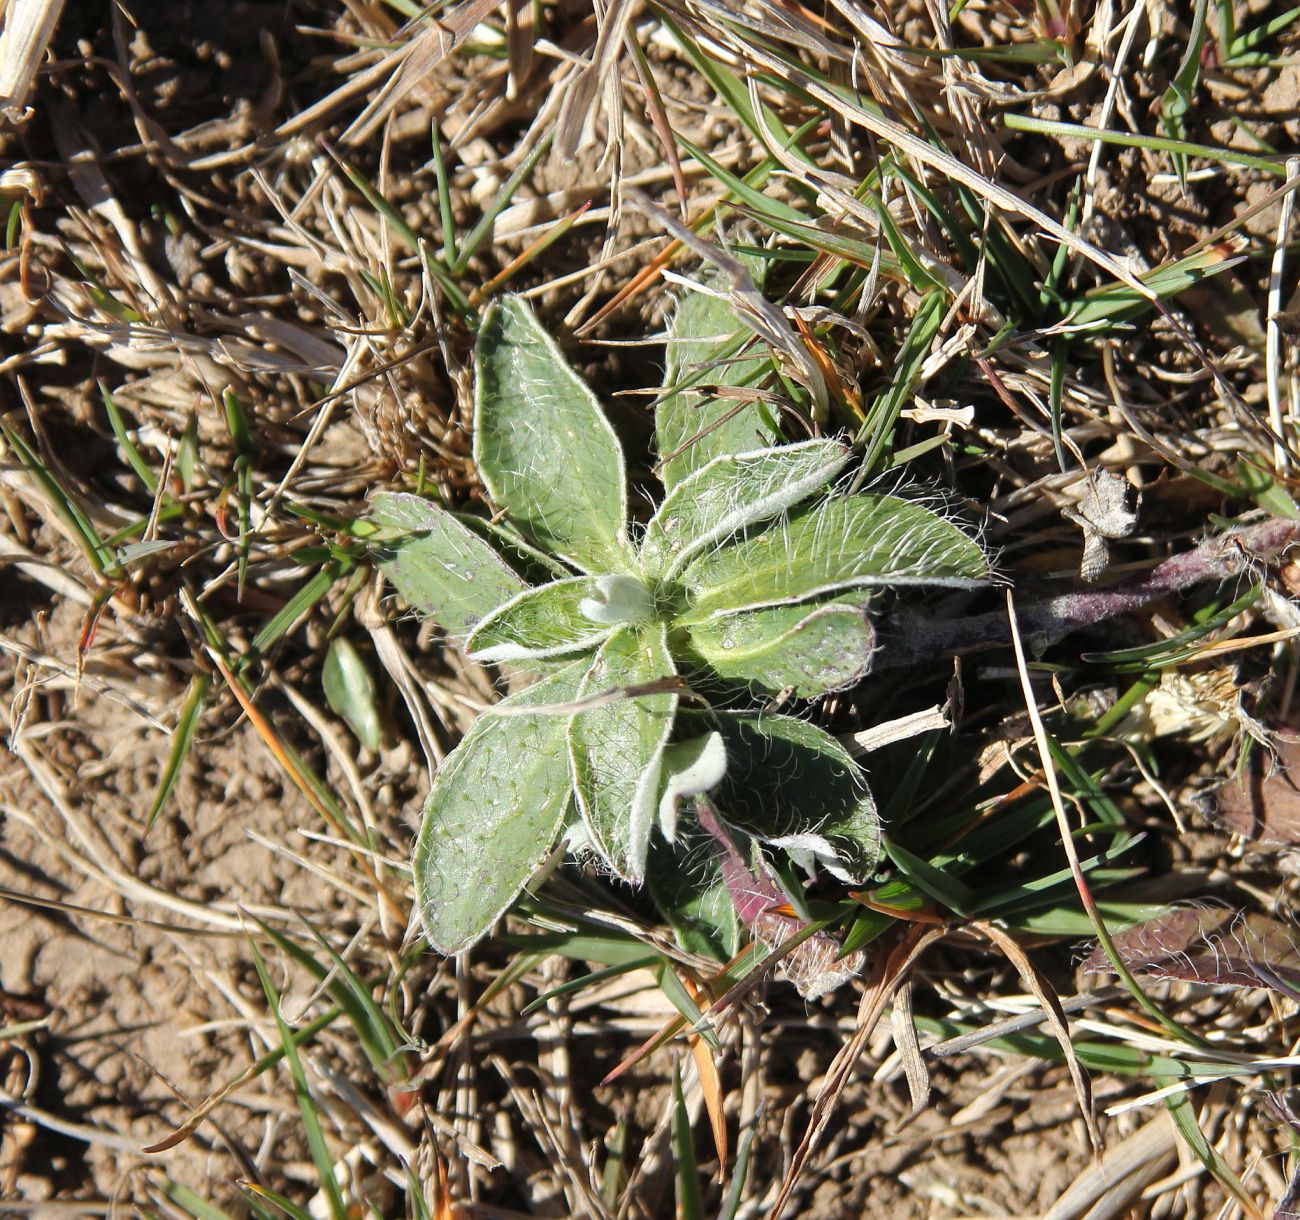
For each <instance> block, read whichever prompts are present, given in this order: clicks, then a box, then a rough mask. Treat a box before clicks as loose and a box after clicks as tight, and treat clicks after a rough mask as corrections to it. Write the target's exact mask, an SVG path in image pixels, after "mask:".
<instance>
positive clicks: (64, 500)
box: [0, 423, 114, 576]
mask: <svg viewBox="0 0 1300 1220" xmlns="http://www.w3.org/2000/svg"><path fill="white" fill-rule="evenodd" d="M0 433H3V435H4V438H5V442H6V443H7V444H8V446H9V448H10V449H12V450H13V452H14V456H15V457H16V458H17V459H18V461H19V463H20V464H21V465H22V467H23V469H24V470H26V471H27V473H28V474H29V475H31V477H32V479H33V480H34V481H35V483H36V485H37V486H38V487H39V488H40V489H41V491H42V492H43V493H44V495H45V498H46V500H47V501H48V503H49V506H50V510H51V511H52V512H53V513H54V515H55V516H56V517H58V518H59V520H60V521H62V522H63V524H64V525H66V526H67V527H68V530H69V531H70V532H71V533H72V535H73V537H74V538H75V539H76V540H77V542H78V544H79V545H80V547H81V550H82V553H83V554H84V555H85V556H86V560H87V561H88V562H89V564H90V566H91V567H92V568H94V569H95V574H96V575H97V576H104V575H106V574H111V573H112V571H113V570H114V564H113V554H112V551H111V550H110V549H109V547H108V546H106V545H105V543H104V541H103V539H102V538H100V536H99V532H98V531H97V530H96V529H95V527H94V525H92V524H91V521H90V518H89V517H88V516H86V514H85V513H84V512H83V511H82V509H81V506H80V505H79V504H78V503H77V502H76V500H74V499H73V498H72V496H70V495H69V494H68V493H67V492H65V491H64V490H63V488H62V487H61V486H60V485H59V481H58V480H57V479H56V478H55V477H54V476H53V475H52V474H51V473H50V471H49V469H48V468H47V467H46V465H45V463H44V462H42V461H41V459H40V458H39V457H38V456H37V454H36V451H35V450H34V449H32V448H31V447H30V446H29V445H28V444H27V442H26V441H25V440H23V438H22V437H21V436H19V435H18V433H16V432H15V431H14V430H13V429H12V428H10V427H9V425H8V424H5V423H0Z"/></svg>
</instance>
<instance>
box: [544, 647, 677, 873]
mask: <svg viewBox="0 0 1300 1220" xmlns="http://www.w3.org/2000/svg"><path fill="white" fill-rule="evenodd" d="M674 673H675V670H674V668H673V662H672V657H671V656H669V654H668V642H667V632H666V630H665V629H664V627H662V626H659V627H654V628H646V629H643V630H639V631H638V630H636V629H634V628H631V627H624V628H622V629H621V630H619V631H618V632H617V633H616V634H614V635H612V636H610V638H609V639H608V640H607V641H606V642H605V644H604V645H603V646H602V648H601V650H600V652H599V653H597V655H596V658H595V660H594V661H593V662H592V664H591V668H590V669H589V670H588V672H587V675H586V677H585V678H584V679H583V682H582V689H581V691H580V696H582V697H588V696H592V695H597V694H602V693H604V692H612V694H611V699H610V701H609V702H602V703H601V704H600V705H599V706H596V707H592V708H590V709H589V710H587V711H583V712H579V713H578V714H577V715H575V716H574V717H573V722H572V724H571V725H570V727H569V752H570V757H571V759H572V762H573V781H574V784H573V786H574V790H575V791H576V793H577V796H578V805H579V808H581V810H582V816H583V820H584V821H585V822H586V825H587V829H588V831H589V832H590V834H591V838H592V841H593V842H594V843H595V844H596V847H597V849H598V850H599V852H600V854H601V855H602V856H603V857H604V858H605V860H606V861H607V862H608V863H609V866H610V867H611V868H612V869H614V871H615V872H617V873H618V874H619V875H620V876H622V877H625V878H626V879H627V880H629V881H634V882H639V881H641V880H642V878H643V877H644V876H645V867H646V854H647V852H648V850H649V845H650V832H651V830H652V829H653V824H654V818H655V812H656V808H657V805H658V801H659V779H660V775H661V773H662V768H663V754H664V749H665V747H666V746H667V744H668V738H669V735H670V734H671V733H672V729H673V719H674V717H675V716H676V714H677V695H676V694H674V693H672V692H664V693H660V694H646V695H636V696H632V697H627V696H625V695H623V693H622V692H623V691H624V690H626V689H627V688H628V687H638V686H642V685H644V684H646V683H651V682H655V681H656V680H659V679H662V678H670V677H672V676H673V675H674Z"/></svg>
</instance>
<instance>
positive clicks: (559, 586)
mask: <svg viewBox="0 0 1300 1220" xmlns="http://www.w3.org/2000/svg"><path fill="white" fill-rule="evenodd" d="M596 582H597V578H596V577H594V576H575V577H571V578H570V579H568V580H556V581H552V582H551V583H550V584H549V585H542V586H541V588H538V589H525V590H524V591H523V592H522V593H520V594H519V595H518V596H517V597H513V598H511V599H510V601H508V602H506V603H505V605H503V606H498V607H497V609H496V610H494V611H493V612H492V613H491V614H489V615H488V616H487V617H486V618H485V619H483V621H482V622H480V623H479V625H478V626H477V627H475V628H474V630H473V631H472V632H471V633H470V637H469V640H468V641H467V647H468V650H469V655H470V656H471V657H473V658H474V659H475V660H476V661H480V662H482V663H483V664H485V665H487V664H492V665H495V664H499V663H500V662H502V661H514V662H519V661H528V660H535V659H543V658H547V657H560V656H565V655H566V654H569V653H575V652H588V651H590V650H591V649H593V648H597V647H599V645H600V644H601V642H602V641H603V640H605V639H606V638H607V637H608V636H609V634H610V632H612V631H613V630H614V627H613V626H611V625H610V624H608V623H601V622H596V621H594V620H593V619H591V618H588V617H587V616H586V615H584V614H583V613H582V604H583V603H584V602H586V601H588V600H590V599H591V598H592V597H593V596H594V595H595V594H596V592H597V589H596Z"/></svg>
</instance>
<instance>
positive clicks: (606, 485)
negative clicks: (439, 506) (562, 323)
mask: <svg viewBox="0 0 1300 1220" xmlns="http://www.w3.org/2000/svg"><path fill="white" fill-rule="evenodd" d="M475 368H476V372H477V376H476V379H475V400H474V401H475V407H474V461H475V464H476V465H477V466H478V471H479V475H480V476H481V477H482V479H483V483H484V485H485V486H486V487H487V489H488V492H489V493H490V494H491V496H492V499H493V501H494V502H495V503H496V504H497V506H498V507H500V508H502V509H504V510H505V511H506V513H507V516H508V518H509V520H510V522H511V523H512V524H513V525H514V526H515V527H516V528H518V529H520V530H521V531H523V532H524V533H525V534H526V535H528V537H529V538H530V539H531V540H532V541H533V542H535V543H537V545H538V546H540V547H541V548H542V549H543V550H546V551H550V552H551V553H553V554H555V555H559V556H561V557H563V558H564V559H567V560H569V561H570V562H571V563H573V564H574V565H575V566H576V567H578V568H581V569H582V570H584V571H587V572H617V571H627V570H629V569H630V568H631V566H632V553H631V548H630V547H629V545H628V542H627V533H626V531H627V487H626V484H625V482H624V478H623V450H622V448H621V447H620V445H619V443H618V437H617V436H615V434H614V429H613V428H611V427H610V424H609V420H608V419H606V418H605V414H604V412H603V411H602V410H601V409H600V404H599V403H598V402H597V401H596V398H595V396H594V395H593V394H592V392H591V391H590V390H589V389H588V388H587V385H586V383H585V382H584V381H583V380H582V379H581V378H580V377H579V376H578V375H577V374H576V373H575V372H574V371H573V369H572V368H570V367H569V364H568V361H566V360H565V358H564V355H563V353H562V352H561V351H560V349H559V347H558V346H557V345H556V342H555V340H554V339H552V338H551V336H550V335H549V334H547V332H546V331H545V330H544V329H543V328H542V325H541V323H540V322H539V321H538V320H537V316H536V315H535V314H534V313H533V311H532V308H531V307H530V306H529V305H528V304H527V302H525V301H524V300H523V299H522V298H520V297H503V298H502V299H501V300H499V301H497V302H495V303H494V304H492V305H491V306H489V307H488V310H487V312H486V313H485V314H484V315H483V322H482V325H481V327H480V328H479V337H478V349H477V353H476V356H475Z"/></svg>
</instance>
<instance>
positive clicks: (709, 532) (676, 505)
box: [641, 440, 849, 580]
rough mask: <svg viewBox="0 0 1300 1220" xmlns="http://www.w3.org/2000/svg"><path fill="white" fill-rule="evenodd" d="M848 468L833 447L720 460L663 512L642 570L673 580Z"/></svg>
mask: <svg viewBox="0 0 1300 1220" xmlns="http://www.w3.org/2000/svg"><path fill="white" fill-rule="evenodd" d="M848 461H849V450H848V448H847V447H846V446H844V445H841V444H840V443H839V442H838V441H830V440H812V441H803V442H801V443H799V444H795V445H778V446H776V447H774V448H769V449H753V450H750V451H749V452H747V453H728V454H720V455H719V456H718V457H715V458H714V459H713V460H712V461H711V462H709V463H708V464H707V465H705V466H701V467H700V468H699V469H698V470H696V471H695V472H694V473H693V474H691V475H690V476H689V477H687V478H686V479H684V480H682V482H680V483H678V484H677V486H676V487H674V488H673V490H672V491H670V492H669V493H668V495H667V496H666V497H665V499H664V502H663V503H662V504H661V505H660V506H659V511H658V512H657V513H655V515H654V517H652V518H651V520H650V524H649V525H647V526H646V532H645V538H644V539H643V540H642V542H641V568H642V571H644V572H645V574H646V575H647V576H652V577H657V578H659V579H661V580H671V579H673V578H674V577H675V576H677V575H678V574H679V573H680V572H681V570H682V569H683V568H684V567H685V566H686V564H687V563H688V562H690V560H691V559H692V558H693V557H694V556H695V555H697V554H698V553H699V552H700V551H702V550H704V549H705V548H706V547H709V546H716V545H717V544H719V543H721V542H723V541H725V540H726V539H727V538H729V537H731V536H733V535H739V534H740V532H741V531H742V530H744V529H746V528H748V527H749V526H751V525H757V524H758V523H759V522H760V521H770V520H771V519H772V518H773V517H775V516H777V515H779V514H780V513H782V512H784V511H785V510H786V509H787V508H791V507H793V506H794V505H796V504H798V503H799V501H801V500H805V499H807V498H808V497H809V496H811V495H812V494H813V493H814V492H818V491H821V490H822V488H824V487H825V486H826V485H827V484H828V483H830V482H831V480H832V479H834V478H835V476H836V475H837V474H839V472H840V471H841V470H843V469H844V467H845V466H846V465H847V464H848Z"/></svg>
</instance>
